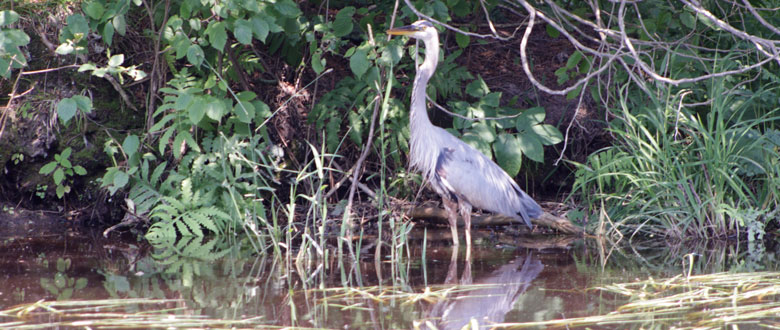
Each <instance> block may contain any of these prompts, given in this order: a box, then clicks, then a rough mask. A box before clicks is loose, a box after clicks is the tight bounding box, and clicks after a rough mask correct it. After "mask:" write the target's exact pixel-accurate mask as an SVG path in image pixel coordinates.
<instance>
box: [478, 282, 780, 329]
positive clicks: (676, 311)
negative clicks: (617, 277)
mask: <svg viewBox="0 0 780 330" xmlns="http://www.w3.org/2000/svg"><path fill="white" fill-rule="evenodd" d="M779 278H780V273H776V272H757V273H740V274H735V273H714V274H706V275H689V276H686V275H678V276H675V277H672V278H667V279H653V278H650V279H647V280H641V281H636V282H631V283H618V284H613V285H608V286H604V287H598V288H594V290H598V291H602V292H605V293H610V294H614V295H617V296H620V297H624V298H626V299H627V300H628V302H627V303H625V304H623V305H621V306H620V307H618V308H617V310H615V311H612V312H609V313H605V314H602V315H595V316H588V317H578V318H564V319H557V320H550V321H543V322H524V323H505V324H495V325H493V326H495V327H498V328H506V329H523V328H536V327H539V326H547V327H550V326H552V327H588V326H620V327H661V328H669V327H674V328H675V329H722V328H724V327H731V326H739V325H741V324H744V325H748V324H749V325H751V326H766V327H770V328H771V327H776V326H777V320H776V317H777V315H778V313H780V280H778V279H779Z"/></svg>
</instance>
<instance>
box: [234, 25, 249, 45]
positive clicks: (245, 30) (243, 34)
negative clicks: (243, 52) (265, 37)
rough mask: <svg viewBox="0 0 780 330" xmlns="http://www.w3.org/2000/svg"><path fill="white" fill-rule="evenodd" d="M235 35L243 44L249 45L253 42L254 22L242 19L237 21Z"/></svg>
mask: <svg viewBox="0 0 780 330" xmlns="http://www.w3.org/2000/svg"><path fill="white" fill-rule="evenodd" d="M233 35H235V36H236V40H238V42H240V43H241V44H243V45H249V44H251V43H252V23H251V22H249V20H245V19H240V20H237V21H236V24H235V27H234V29H233Z"/></svg>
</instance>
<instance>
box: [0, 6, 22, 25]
mask: <svg viewBox="0 0 780 330" xmlns="http://www.w3.org/2000/svg"><path fill="white" fill-rule="evenodd" d="M18 20H19V14H17V13H16V12H15V11H13V10H3V11H0V26H5V25H10V24H14V23H16V21H18Z"/></svg>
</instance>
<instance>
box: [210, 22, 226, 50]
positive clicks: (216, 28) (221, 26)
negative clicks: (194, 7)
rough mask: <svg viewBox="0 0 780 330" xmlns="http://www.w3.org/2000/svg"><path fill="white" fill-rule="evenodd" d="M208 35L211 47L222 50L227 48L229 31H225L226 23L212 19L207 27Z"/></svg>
mask: <svg viewBox="0 0 780 330" xmlns="http://www.w3.org/2000/svg"><path fill="white" fill-rule="evenodd" d="M206 35H208V37H209V42H210V43H211V47H214V48H215V49H216V50H218V51H220V52H222V50H223V49H225V44H226V43H227V31H225V23H224V22H220V21H211V23H209V26H208V27H207V28H206Z"/></svg>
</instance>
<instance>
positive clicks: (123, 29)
mask: <svg viewBox="0 0 780 330" xmlns="http://www.w3.org/2000/svg"><path fill="white" fill-rule="evenodd" d="M111 23H112V24H113V25H114V29H115V30H116V32H119V35H121V36H124V35H125V33H127V22H125V15H116V16H114V19H113V20H111Z"/></svg>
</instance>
